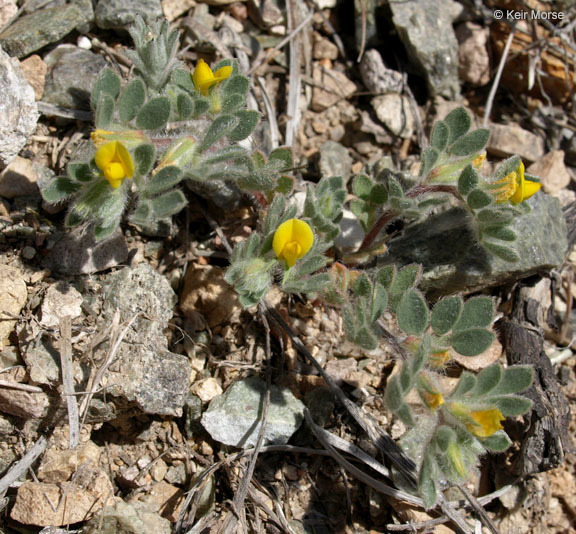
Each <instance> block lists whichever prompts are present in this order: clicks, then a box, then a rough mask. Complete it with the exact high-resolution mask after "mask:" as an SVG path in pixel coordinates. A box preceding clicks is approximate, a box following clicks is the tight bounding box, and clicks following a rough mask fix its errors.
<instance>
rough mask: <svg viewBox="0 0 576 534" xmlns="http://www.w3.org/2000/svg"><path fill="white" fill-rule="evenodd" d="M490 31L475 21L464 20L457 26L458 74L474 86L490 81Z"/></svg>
mask: <svg viewBox="0 0 576 534" xmlns="http://www.w3.org/2000/svg"><path fill="white" fill-rule="evenodd" d="M489 36H490V31H489V29H488V28H483V27H482V26H480V25H479V24H475V23H474V22H464V23H463V24H460V25H459V26H458V27H457V28H456V38H457V39H458V43H459V45H460V46H459V48H458V75H459V76H460V79H461V80H462V81H464V82H468V83H469V84H471V85H474V86H482V85H486V84H487V83H488V82H489V81H490V54H489V53H488V38H489Z"/></svg>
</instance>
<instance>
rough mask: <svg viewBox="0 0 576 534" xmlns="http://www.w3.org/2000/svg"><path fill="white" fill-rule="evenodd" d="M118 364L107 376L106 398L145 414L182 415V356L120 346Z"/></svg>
mask: <svg viewBox="0 0 576 534" xmlns="http://www.w3.org/2000/svg"><path fill="white" fill-rule="evenodd" d="M164 339H166V338H165V337H164ZM118 360H119V362H118V366H117V367H114V369H111V370H110V372H109V373H108V375H107V382H106V388H107V389H106V391H107V393H108V394H109V395H112V396H115V397H121V398H122V399H123V400H125V401H128V402H129V403H134V404H135V405H136V406H137V407H138V408H139V409H140V410H142V411H143V412H144V413H147V414H153V415H171V416H175V417H180V416H181V415H182V406H183V405H184V402H185V400H186V395H187V394H188V386H189V384H190V365H189V363H188V358H186V356H182V355H181V354H174V353H172V352H168V351H161V350H159V349H158V348H153V349H148V348H147V347H144V346H142V345H140V344H137V343H134V344H132V343H126V342H123V343H122V345H121V347H120V350H119V351H118ZM116 369H117V370H116Z"/></svg>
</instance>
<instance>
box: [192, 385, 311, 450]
mask: <svg viewBox="0 0 576 534" xmlns="http://www.w3.org/2000/svg"><path fill="white" fill-rule="evenodd" d="M265 389H266V384H265V382H264V381H263V380H261V379H260V378H258V377H251V378H247V379H245V380H238V381H236V382H234V383H233V384H232V385H231V386H230V387H229V388H228V389H227V390H226V392H225V393H224V394H222V395H220V396H219V397H216V398H215V399H213V400H212V402H211V403H210V406H209V407H208V409H207V410H206V411H205V412H204V414H203V415H202V419H201V423H202V426H203V427H204V428H205V429H206V431H207V432H208V433H209V434H210V435H211V436H212V438H213V439H215V440H216V441H218V442H220V443H224V444H225V445H232V446H233V447H240V448H247V447H253V446H254V445H255V444H256V440H257V437H258V433H259V432H260V428H261V426H262V422H261V420H260V415H261V411H262V404H263V402H264V395H265ZM303 412H304V405H303V404H302V402H300V401H299V400H298V399H296V397H294V395H292V393H291V392H290V391H289V390H288V389H281V388H279V387H278V386H271V388H270V405H269V407H268V413H267V418H266V426H265V429H264V442H265V443H268V444H270V443H286V442H287V441H288V440H289V439H290V437H291V436H292V434H293V433H294V432H296V430H297V429H298V427H299V426H300V424H301V423H302V420H303V418H304V415H303Z"/></svg>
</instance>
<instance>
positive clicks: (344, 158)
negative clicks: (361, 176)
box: [320, 141, 352, 183]
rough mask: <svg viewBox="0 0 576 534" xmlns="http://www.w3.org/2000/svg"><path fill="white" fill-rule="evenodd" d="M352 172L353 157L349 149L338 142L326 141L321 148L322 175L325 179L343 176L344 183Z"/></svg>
mask: <svg viewBox="0 0 576 534" xmlns="http://www.w3.org/2000/svg"><path fill="white" fill-rule="evenodd" d="M351 172H352V156H350V153H349V152H348V149H347V148H346V147H345V146H344V145H341V144H340V143H337V142H336V141H326V142H325V143H324V144H323V145H322V146H321V147H320V174H321V175H322V176H325V177H329V176H342V178H344V183H346V182H347V181H348V180H349V178H350V173H351Z"/></svg>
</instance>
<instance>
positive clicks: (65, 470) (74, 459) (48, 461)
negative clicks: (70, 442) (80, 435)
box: [37, 441, 101, 484]
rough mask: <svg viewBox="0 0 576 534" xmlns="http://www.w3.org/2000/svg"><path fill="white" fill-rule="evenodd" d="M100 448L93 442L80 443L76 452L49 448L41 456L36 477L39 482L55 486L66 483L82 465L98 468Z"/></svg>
mask: <svg viewBox="0 0 576 534" xmlns="http://www.w3.org/2000/svg"><path fill="white" fill-rule="evenodd" d="M100 454H101V451H100V447H98V445H96V444H95V443H94V442H93V441H86V442H85V443H82V444H81V445H80V446H79V447H78V448H77V449H76V450H63V451H61V450H58V449H54V448H49V449H48V450H47V451H46V452H45V453H44V455H43V456H42V462H41V464H40V466H39V467H38V471H37V476H38V480H40V481H41V482H50V483H54V484H57V483H59V482H66V481H68V480H70V479H71V478H72V476H73V475H74V473H76V471H78V470H79V469H82V467H81V466H83V465H84V464H90V465H91V466H92V467H96V468H97V467H98V462H99V460H100Z"/></svg>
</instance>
